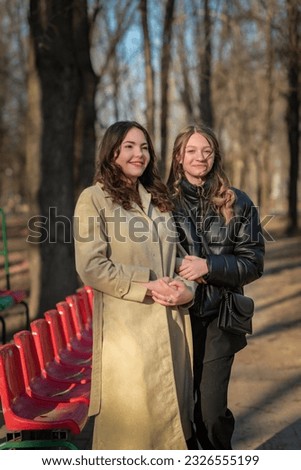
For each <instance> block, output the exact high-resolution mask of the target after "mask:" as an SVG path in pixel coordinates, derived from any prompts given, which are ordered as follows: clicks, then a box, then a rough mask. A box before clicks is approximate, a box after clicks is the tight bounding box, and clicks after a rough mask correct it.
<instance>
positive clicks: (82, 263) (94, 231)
mask: <svg viewBox="0 0 301 470" xmlns="http://www.w3.org/2000/svg"><path fill="white" fill-rule="evenodd" d="M139 192H140V196H141V200H142V203H143V208H144V210H142V209H140V208H139V207H138V205H134V207H133V209H132V210H130V211H126V210H124V209H123V208H122V207H120V206H118V205H116V204H114V203H113V202H112V200H111V199H110V197H109V196H108V194H107V193H105V192H104V191H103V189H102V187H101V185H100V184H99V183H97V184H96V185H95V186H92V187H89V188H87V189H85V190H84V191H83V192H82V194H81V195H80V197H79V199H78V202H77V205H76V209H75V217H74V237H75V254H76V267H77V271H78V273H79V275H80V277H81V279H82V281H83V283H84V284H86V285H90V286H91V287H93V289H95V295H94V313H93V366H92V384H91V402H90V409H89V414H90V416H92V415H96V417H95V425H94V433H93V449H124V450H125V449H186V442H185V440H186V439H187V438H189V437H190V421H192V412H193V391H192V390H193V387H192V367H191V366H192V365H191V362H192V339H191V329H190V320H189V315H188V310H185V309H184V308H176V307H174V308H166V307H164V306H162V305H159V304H158V303H155V302H153V301H152V299H149V300H145V294H146V289H145V288H144V287H143V286H142V285H141V282H146V281H148V280H153V279H156V278H160V277H162V276H170V277H175V274H174V269H175V263H176V253H177V247H178V244H177V243H176V240H175V229H174V227H173V226H172V225H171V221H172V219H171V216H170V214H169V213H161V212H160V211H159V210H158V209H157V208H155V207H154V206H153V205H152V204H151V201H150V194H149V193H148V192H147V191H146V190H145V189H144V187H143V186H142V185H141V184H140V185H139Z"/></svg>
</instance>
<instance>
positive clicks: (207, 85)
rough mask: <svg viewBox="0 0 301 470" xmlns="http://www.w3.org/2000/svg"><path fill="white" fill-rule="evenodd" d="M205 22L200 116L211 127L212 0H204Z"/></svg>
mask: <svg viewBox="0 0 301 470" xmlns="http://www.w3.org/2000/svg"><path fill="white" fill-rule="evenodd" d="M202 3H203V6H204V7H203V11H204V14H203V22H202V29H203V31H200V35H199V37H200V38H203V40H200V41H199V42H200V44H199V76H200V116H201V119H202V121H203V122H204V123H205V124H207V125H208V126H209V127H213V126H214V121H213V110H212V102H211V62H212V54H211V13H210V0H203V2H202Z"/></svg>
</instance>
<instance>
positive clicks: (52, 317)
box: [44, 309, 92, 369]
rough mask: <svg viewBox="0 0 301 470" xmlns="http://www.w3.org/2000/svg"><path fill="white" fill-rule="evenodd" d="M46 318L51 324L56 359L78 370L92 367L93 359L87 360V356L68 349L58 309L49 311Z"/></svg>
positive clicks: (45, 314) (45, 315)
mask: <svg viewBox="0 0 301 470" xmlns="http://www.w3.org/2000/svg"><path fill="white" fill-rule="evenodd" d="M44 317H45V319H46V321H47V323H48V324H49V328H50V334H51V340H52V345H53V349H54V354H55V359H56V360H57V361H58V362H59V363H61V364H64V365H71V366H73V367H77V368H78V369H82V367H85V368H86V367H91V364H92V360H91V357H88V358H87V357H86V355H82V354H81V353H80V352H78V351H72V350H71V347H68V345H67V341H66V338H65V335H64V331H63V325H62V319H61V315H60V314H59V312H58V311H57V310H56V309H52V310H47V311H46V312H45V313H44Z"/></svg>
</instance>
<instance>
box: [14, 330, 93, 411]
mask: <svg viewBox="0 0 301 470" xmlns="http://www.w3.org/2000/svg"><path fill="white" fill-rule="evenodd" d="M14 342H15V344H16V346H17V347H18V349H19V352H20V358H21V365H22V371H23V377H24V382H25V387H26V392H27V393H28V395H29V396H30V397H34V398H38V399H40V400H48V401H53V402H56V403H59V402H65V403H66V402H70V403H72V402H84V403H87V404H89V401H90V400H89V397H90V383H86V384H76V383H72V384H67V383H63V382H58V381H56V380H52V379H49V378H46V377H45V376H44V375H43V372H42V370H41V368H40V364H39V359H38V355H37V351H36V348H35V344H34V339H33V336H32V333H31V332H30V331H27V330H22V331H19V332H18V333H15V334H14Z"/></svg>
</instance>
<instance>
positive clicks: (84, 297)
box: [76, 287, 93, 329]
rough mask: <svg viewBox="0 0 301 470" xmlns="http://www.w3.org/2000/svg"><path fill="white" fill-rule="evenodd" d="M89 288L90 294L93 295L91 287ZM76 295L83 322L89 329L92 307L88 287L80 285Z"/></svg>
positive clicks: (90, 326)
mask: <svg viewBox="0 0 301 470" xmlns="http://www.w3.org/2000/svg"><path fill="white" fill-rule="evenodd" d="M89 289H90V290H91V292H92V295H93V291H92V289H91V288H89ZM76 295H77V297H78V301H79V306H80V310H81V312H82V316H83V320H84V324H85V326H86V328H87V329H91V328H92V308H93V306H92V303H91V299H90V297H91V294H90V296H89V294H88V288H86V287H80V288H79V289H77V291H76ZM92 302H93V299H92Z"/></svg>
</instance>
